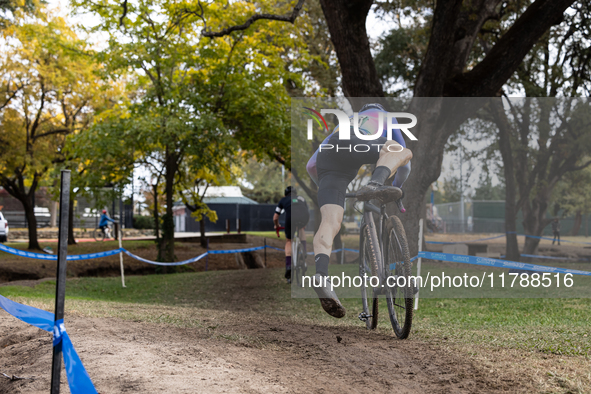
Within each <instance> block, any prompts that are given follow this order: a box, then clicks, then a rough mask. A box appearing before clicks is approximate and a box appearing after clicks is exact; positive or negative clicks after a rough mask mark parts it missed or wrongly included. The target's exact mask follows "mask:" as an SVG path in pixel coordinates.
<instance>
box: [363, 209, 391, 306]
mask: <svg viewBox="0 0 591 394" xmlns="http://www.w3.org/2000/svg"><path fill="white" fill-rule="evenodd" d="M374 213H376V214H377V215H378V217H379V221H378V223H377V225H376V223H375V220H374V217H373V214H374ZM387 218H388V215H387V214H386V205H385V204H384V205H382V206H380V207H378V206H376V205H374V204H372V203H370V202H367V201H366V202H364V203H363V222H364V223H366V224H368V225H369V226H370V228H371V224H370V223H373V224H374V228H375V231H376V235H377V239H378V240H380V253H379V255H378V256H377V257H378V273H377V274H378V278H379V280H380V283H379V286H378V289H380V290H378V291H377V290H376V289H374V295H377V294H380V293H383V290H381V289H382V287H381V285H382V283H383V281H384V280H386V278H385V277H384V270H383V267H384V258H385V257H384V256H385V255H384V245H385V243H386V242H385V241H386V238H385V237H386V236H387V234H385V232H386V231H385V230H386V229H385V226H386V220H387ZM361 227H363V225H362V226H361ZM370 231H371V230H370Z"/></svg>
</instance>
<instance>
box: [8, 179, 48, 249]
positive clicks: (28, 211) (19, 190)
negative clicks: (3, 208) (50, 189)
mask: <svg viewBox="0 0 591 394" xmlns="http://www.w3.org/2000/svg"><path fill="white" fill-rule="evenodd" d="M37 184H38V180H37V178H35V179H33V183H32V185H31V187H30V188H29V190H28V191H27V189H26V188H25V180H24V178H23V177H22V176H21V175H17V176H16V179H15V180H11V179H7V178H3V179H2V187H3V188H4V190H6V191H7V192H8V194H10V195H11V196H12V197H14V198H16V199H17V200H19V201H20V203H21V204H22V206H23V209H24V211H25V219H26V221H27V223H28V232H29V249H30V250H41V246H39V241H38V238H37V218H36V217H35V191H36V190H37Z"/></svg>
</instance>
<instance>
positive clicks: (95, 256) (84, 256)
mask: <svg viewBox="0 0 591 394" xmlns="http://www.w3.org/2000/svg"><path fill="white" fill-rule="evenodd" d="M123 250H124V249H123V248H121V249H119V248H117V249H113V250H109V251H106V252H99V253H88V254H74V255H71V256H68V257H67V260H68V261H76V260H91V259H99V258H101V257H108V256H113V255H114V254H119V253H121V252H123Z"/></svg>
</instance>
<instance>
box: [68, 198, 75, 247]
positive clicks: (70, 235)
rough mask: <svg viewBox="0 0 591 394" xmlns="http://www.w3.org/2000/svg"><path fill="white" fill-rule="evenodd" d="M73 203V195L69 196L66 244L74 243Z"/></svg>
mask: <svg viewBox="0 0 591 394" xmlns="http://www.w3.org/2000/svg"><path fill="white" fill-rule="evenodd" d="M74 204H75V200H74V198H73V196H70V208H69V210H70V215H69V216H70V217H69V218H68V245H76V238H74Z"/></svg>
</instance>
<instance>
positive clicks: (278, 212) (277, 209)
mask: <svg viewBox="0 0 591 394" xmlns="http://www.w3.org/2000/svg"><path fill="white" fill-rule="evenodd" d="M281 211H283V199H281V200H279V204H277V206H276V207H275V214H274V215H273V225H274V226H275V228H276V229H277V228H278V227H280V226H279V215H281Z"/></svg>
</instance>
